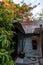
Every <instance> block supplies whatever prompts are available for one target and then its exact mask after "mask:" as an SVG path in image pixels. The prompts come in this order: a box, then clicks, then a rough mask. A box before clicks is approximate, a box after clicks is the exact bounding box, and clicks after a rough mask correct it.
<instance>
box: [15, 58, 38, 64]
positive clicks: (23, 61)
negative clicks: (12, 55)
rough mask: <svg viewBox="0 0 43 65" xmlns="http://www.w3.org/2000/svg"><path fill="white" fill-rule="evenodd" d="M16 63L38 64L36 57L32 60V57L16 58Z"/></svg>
mask: <svg viewBox="0 0 43 65" xmlns="http://www.w3.org/2000/svg"><path fill="white" fill-rule="evenodd" d="M15 63H16V65H39V62H38V59H36V60H34V58H31V60H30V59H28V58H24V59H21V58H19V57H18V58H17V59H16V61H15Z"/></svg>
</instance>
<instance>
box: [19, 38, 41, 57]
mask: <svg viewBox="0 0 43 65" xmlns="http://www.w3.org/2000/svg"><path fill="white" fill-rule="evenodd" d="M22 39H23V38H19V41H18V53H19V52H20V50H21V49H22V47H21V45H22ZM23 44H24V51H25V56H26V57H31V56H35V57H39V56H40V57H41V46H40V40H38V41H37V50H33V49H32V39H31V38H30V37H27V38H24V41H23Z"/></svg>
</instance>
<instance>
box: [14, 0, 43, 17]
mask: <svg viewBox="0 0 43 65" xmlns="http://www.w3.org/2000/svg"><path fill="white" fill-rule="evenodd" d="M13 1H14V2H15V3H20V2H21V1H23V0H13ZM24 2H25V3H26V4H29V3H32V6H33V5H37V4H38V3H40V5H39V6H37V7H36V8H35V9H34V10H33V11H32V13H33V14H34V16H38V14H39V13H40V12H41V10H42V9H43V0H24Z"/></svg>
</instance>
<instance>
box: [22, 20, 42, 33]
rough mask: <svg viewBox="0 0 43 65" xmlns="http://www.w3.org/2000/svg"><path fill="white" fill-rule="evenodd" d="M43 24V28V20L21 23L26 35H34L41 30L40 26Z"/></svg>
mask: <svg viewBox="0 0 43 65" xmlns="http://www.w3.org/2000/svg"><path fill="white" fill-rule="evenodd" d="M41 24H42V27H43V20H34V21H32V22H29V23H28V22H27V23H25V22H24V23H21V25H22V27H23V29H24V31H25V33H33V32H34V31H35V29H36V28H40V25H41Z"/></svg>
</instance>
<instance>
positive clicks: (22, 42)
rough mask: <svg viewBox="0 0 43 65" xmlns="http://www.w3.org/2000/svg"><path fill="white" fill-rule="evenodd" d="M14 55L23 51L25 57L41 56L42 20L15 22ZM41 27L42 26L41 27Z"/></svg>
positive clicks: (42, 47)
mask: <svg viewBox="0 0 43 65" xmlns="http://www.w3.org/2000/svg"><path fill="white" fill-rule="evenodd" d="M14 25H15V31H16V33H17V35H15V36H16V37H15V39H16V46H15V47H16V48H15V49H16V55H19V53H20V51H21V50H23V51H24V52H25V57H43V20H41V21H40V20H38V21H37V20H35V21H31V23H22V22H21V23H20V22H15V23H14ZM41 27H42V28H41Z"/></svg>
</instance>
